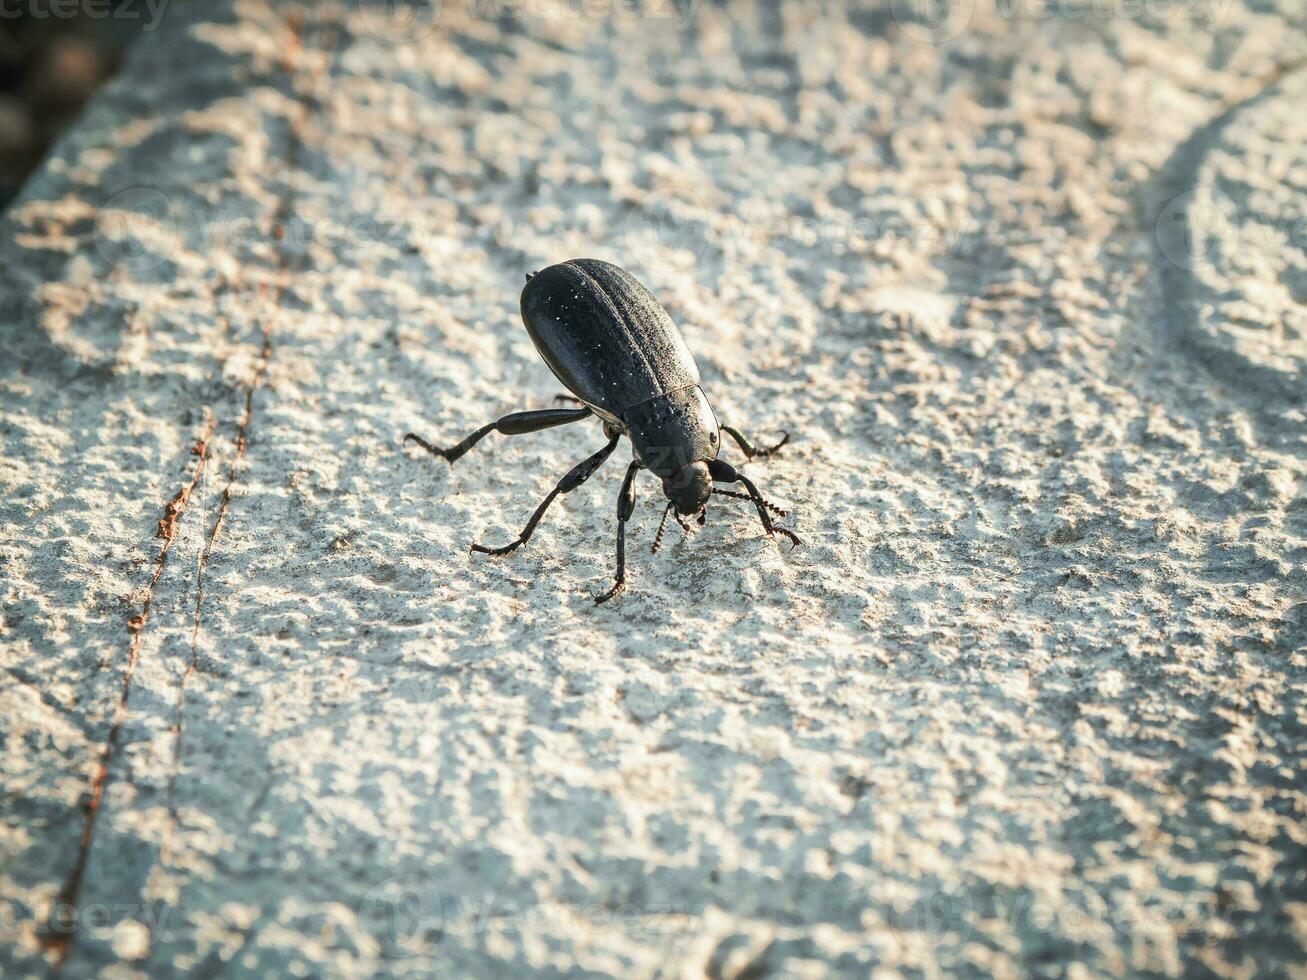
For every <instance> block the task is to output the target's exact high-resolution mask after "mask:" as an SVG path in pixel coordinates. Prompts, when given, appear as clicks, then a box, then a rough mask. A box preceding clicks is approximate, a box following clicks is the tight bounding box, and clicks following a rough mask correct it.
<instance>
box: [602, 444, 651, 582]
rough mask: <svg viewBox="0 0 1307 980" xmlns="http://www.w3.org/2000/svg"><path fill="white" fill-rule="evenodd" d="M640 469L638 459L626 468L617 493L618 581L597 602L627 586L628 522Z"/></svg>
mask: <svg viewBox="0 0 1307 980" xmlns="http://www.w3.org/2000/svg"><path fill="white" fill-rule="evenodd" d="M639 469H640V464H639V463H638V462H637V461H636V460H631V465H630V466H628V467H627V468H626V478H625V479H624V480H622V489H621V491H620V492H619V493H618V494H617V581H616V582H614V583H613V587H612V588H611V589H609V590H608V591H607V592H605V593H604V594H603V595H597V596H595V602H596V603H600V602H607V601H608V600H609V599H611V598H612V597H613V596H615V595H617V593H619V592H621V591H622V589H624V588H625V587H626V522H627V521H629V520H630V519H631V514H632V513H634V511H635V474H636V472H637V471H638V470H639Z"/></svg>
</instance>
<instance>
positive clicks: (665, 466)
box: [623, 385, 718, 496]
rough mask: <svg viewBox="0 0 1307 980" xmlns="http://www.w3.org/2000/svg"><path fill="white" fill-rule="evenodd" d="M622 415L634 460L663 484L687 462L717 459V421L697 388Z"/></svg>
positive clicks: (649, 403) (649, 402)
mask: <svg viewBox="0 0 1307 980" xmlns="http://www.w3.org/2000/svg"><path fill="white" fill-rule="evenodd" d="M623 414H624V416H625V418H624V420H623V421H625V423H626V427H627V431H628V432H629V433H630V436H631V445H632V446H633V447H634V449H635V458H636V459H638V460H639V461H640V462H641V463H643V464H644V465H645V466H646V467H647V468H648V469H649V470H650V471H651V472H652V473H654V474H656V475H657V476H660V477H662V478H663V479H664V481H666V480H667V479H669V478H671V477H674V476H676V475H677V474H678V473H680V471H681V470H683V469H685V468H686V467H687V466H689V465H690V464H691V463H696V462H701V461H705V460H709V459H716V458H717V444H718V435H717V419H716V418H715V417H714V416H713V411H712V407H711V406H710V405H709V404H708V399H707V398H705V397H704V394H703V390H702V389H701V388H700V387H699V386H698V385H694V386H693V387H690V388H683V389H681V390H680V391H673V392H670V393H669V394H665V395H659V396H658V397H656V398H651V399H649V400H648V401H647V402H643V403H641V404H639V405H636V406H635V407H633V408H629V409H627V410H626V411H625V412H624V413H623ZM669 496H670V494H669Z"/></svg>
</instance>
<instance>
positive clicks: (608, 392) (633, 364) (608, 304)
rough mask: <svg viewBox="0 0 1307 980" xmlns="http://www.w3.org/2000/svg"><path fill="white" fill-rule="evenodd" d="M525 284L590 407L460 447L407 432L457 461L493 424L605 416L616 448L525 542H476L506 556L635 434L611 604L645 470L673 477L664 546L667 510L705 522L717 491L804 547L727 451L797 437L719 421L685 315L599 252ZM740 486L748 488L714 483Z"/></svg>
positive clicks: (537, 416) (530, 310)
mask: <svg viewBox="0 0 1307 980" xmlns="http://www.w3.org/2000/svg"><path fill="white" fill-rule="evenodd" d="M526 280H527V282H526V288H524V289H523V290H522V321H523V323H525V324H526V330H527V333H528V334H530V335H531V341H532V343H534V344H535V346H536V350H537V351H539V352H540V356H541V357H543V358H544V359H545V363H546V364H548V365H549V368H550V370H551V371H553V372H554V375H555V376H556V377H557V378H558V380H559V381H561V382H562V383H563V384H564V385H565V386H566V387H567V388H568V390H569V391H571V392H572V394H573V395H575V396H576V397H575V398H569V397H568V396H560V398H561V399H563V400H567V401H576V402H579V403H580V404H581V405H582V407H581V408H550V409H543V410H540V411H534V412H515V413H513V414H512V415H505V416H504V417H503V418H502V419H499V420H498V421H495V422H491V423H490V424H489V425H484V426H482V427H481V428H479V429H477V430H476V431H475V432H473V433H472V434H471V435H470V436H468V437H467V438H466V439H464V440H463V441H462V442H460V443H459V444H458V445H457V446H454V447H453V448H451V449H438V448H436V447H435V446H433V445H431V443H429V442H427V441H426V440H425V439H423V438H421V437H420V436H418V435H417V434H415V433H412V432H410V433H408V434H407V435H406V436H404V442H405V443H407V442H408V440H410V439H412V440H413V441H414V442H416V443H417V444H418V445H420V446H422V447H423V448H424V449H426V450H427V451H428V452H430V453H432V454H434V455H436V456H441V457H443V458H444V459H447V460H449V462H451V463H452V462H454V460H456V459H458V458H459V457H460V456H462V455H463V454H464V453H466V452H467V451H468V450H469V449H471V448H472V447H473V446H474V445H476V444H477V442H479V441H480V440H481V439H482V438H483V437H485V436H486V435H488V434H489V433H491V432H501V433H503V434H504V435H510V436H513V435H519V434H521V433H524V432H537V431H539V430H540V429H547V428H549V427H551V426H555V425H565V424H566V423H568V422H576V421H579V420H580V419H584V418H588V417H589V416H591V415H597V416H598V417H599V418H600V419H601V420H602V421H603V424H604V435H606V436H607V437H608V445H606V446H604V448H603V449H601V450H599V452H597V453H595V454H594V455H593V456H591V457H590V458H589V459H587V460H584V461H582V462H580V463H578V464H577V465H576V466H574V467H572V469H571V470H570V471H569V472H568V474H567V475H566V476H565V477H563V479H562V480H560V481H559V483H558V486H556V487H554V489H553V490H551V491H550V492H549V496H547V497H545V499H544V502H543V503H541V504H540V506H539V507H537V508H536V512H535V513H534V514H532V515H531V520H529V521H527V524H526V528H525V529H523V531H522V533H521V535H519V536H518V538H517V540H516V541H514V542H512V543H511V544H507V545H505V546H504V547H502V548H486V547H483V546H481V545H479V544H474V545H472V550H473V551H479V552H481V553H483V554H487V555H506V554H508V553H509V552H510V551H512V550H513V549H514V548H517V547H519V546H521V545H524V544H526V543H527V541H529V540H530V539H531V534H532V532H534V531H535V529H536V525H537V524H539V523H540V518H541V517H543V516H544V513H545V511H546V510H547V509H548V507H549V505H550V504H551V503H553V500H554V498H555V497H557V496H558V495H559V494H562V493H570V492H571V491H572V490H575V489H576V488H577V487H579V486H580V485H581V484H582V483H584V482H585V481H586V480H588V479H589V478H590V477H591V475H593V474H594V472H595V471H596V470H598V469H599V467H600V466H602V465H603V462H604V460H606V459H607V458H608V457H609V455H611V454H612V451H613V450H614V449H615V448H616V447H617V441H618V440H619V439H620V438H621V437H622V436H627V437H628V438H630V440H631V445H632V448H633V450H634V453H633V455H634V457H635V458H634V459H633V460H632V461H631V465H630V466H628V467H627V470H626V478H625V479H624V480H623V481H622V490H621V493H620V494H619V495H618V498H617V581H616V582H615V583H614V585H613V587H612V588H611V589H609V590H608V591H607V592H605V593H604V594H603V595H598V596H595V602H604V601H606V600H608V599H611V598H612V597H613V596H615V595H617V593H618V592H620V591H621V589H622V587H623V585H625V583H626V522H627V521H628V520H629V519H630V517H631V512H632V511H633V510H634V509H635V488H634V486H633V482H634V479H635V474H636V472H637V471H638V470H641V469H648V470H650V471H651V472H653V473H654V474H655V475H657V476H659V477H661V478H662V481H663V493H664V494H666V496H667V501H668V503H667V507H666V509H664V511H663V518H662V521H661V523H659V525H658V533H657V535H655V537H654V544H653V550H654V551H657V550H658V545H659V544H660V543H661V541H662V537H663V527H664V526H665V525H666V523H667V515H668V513H669V512H671V511H672V510H673V508H674V509H675V511H676V514H677V518H676V519H677V521H678V523H680V524H681V526H682V527H683V528H686V529H687V530H688V527H687V525H686V524H685V522H684V521H682V520H681V516H680V515H690V514H696V513H697V514H698V515H699V523H700V524H702V523H703V521H704V515H705V509H706V505H707V503H708V497H709V495H710V494H714V493H716V494H722V495H724V496H728V497H738V498H741V499H744V500H751V501H752V502H753V505H754V507H756V508H757V510H758V517H759V518H760V519H761V520H762V526H763V528H764V529H765V530H766V531H767V534H768V535H773V534H775V533H776V532H778V531H779V532H780V533H781V534H783V535H785V536H786V537H788V538H789V539H790V540H791V541H793V542H794V544H796V545H797V544H799V543H800V541H799V539H798V537H797V536H796V535H795V534H794V533H793V532H792V531H789V530H787V529H786V528H783V527H779V526H777V525H775V524H773V523H772V520H771V517H770V516H769V515H768V513H767V512H768V510H770V511H772V512H774V513H776V514H779V515H780V516H782V517H784V516H786V511H783V510H781V509H780V508H779V507H775V506H773V505H772V504H770V503H769V502H767V501H766V500H764V499H763V497H762V494H760V493H759V492H758V488H757V487H756V486H754V485H753V483H752V481H750V480H749V478H748V477H746V476H744V475H743V474H741V473H740V472H739V471H737V470H736V469H735V467H733V466H731V465H730V464H729V463H727V462H724V461H723V460H720V459H718V458H717V452H718V450H719V449H720V447H721V436H720V434H719V433H722V432H725V433H726V434H727V435H729V436H730V437H731V438H732V439H734V440H735V442H736V443H737V444H738V445H739V447H740V449H741V450H743V452H744V455H745V456H746V457H748V458H749V459H753V458H754V457H763V456H770V455H771V454H772V453H774V452H775V451H776V450H777V449H780V448H781V446H783V445H785V443H786V442H787V441H788V440H789V438H790V437H789V434H788V433H785V435H784V438H782V439H781V441H780V442H778V443H777V444H776V445H774V446H772V447H770V448H768V449H757V448H755V447H754V446H753V444H752V443H750V442H749V440H748V439H746V438H745V437H744V436H742V435H741V434H740V433H739V432H737V431H736V430H735V429H733V428H731V427H730V426H729V425H721V426H719V425H718V424H717V419H716V418H715V417H714V416H713V411H712V408H711V406H709V404H708V399H707V398H706V397H704V393H703V389H702V388H701V387H700V386H699V366H698V365H697V364H695V362H694V357H693V355H691V353H690V350H689V348H687V347H686V346H685V341H684V340H683V339H682V338H681V332H680V331H679V330H677V329H676V324H674V323H673V322H672V318H671V317H670V316H668V315H667V311H666V310H664V309H663V308H662V306H661V305H660V304H659V303H658V301H657V300H656V299H654V297H653V294H652V293H650V292H649V290H647V289H645V288H644V286H642V285H640V283H639V282H637V281H636V279H635V277H634V276H632V275H631V274H630V273H629V272H627V271H626V270H625V269H621V268H618V267H617V266H615V265H612V264H611V263H608V262H601V261H599V260H598V259H570V260H568V261H567V262H561V263H559V264H558V265H551V266H549V267H548V268H547V269H542V270H541V271H540V272H536V273H528V274H527V277H526ZM714 482H717V483H740V484H742V485H743V486H744V489H745V490H746V491H748V492H747V493H736V492H734V491H731V490H722V489H720V488H718V487H714V486H713V485H712V484H713V483H714Z"/></svg>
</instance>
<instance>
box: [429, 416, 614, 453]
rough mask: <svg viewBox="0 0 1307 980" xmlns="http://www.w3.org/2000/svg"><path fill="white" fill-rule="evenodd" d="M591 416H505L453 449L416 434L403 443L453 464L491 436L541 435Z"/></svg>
mask: <svg viewBox="0 0 1307 980" xmlns="http://www.w3.org/2000/svg"><path fill="white" fill-rule="evenodd" d="M590 414H591V413H590V409H589V408H542V409H540V410H538V411H535V412H514V413H513V414H512V415H505V416H504V417H503V418H502V419H497V420H495V421H494V422H491V423H490V424H489V425H483V426H481V428H479V429H477V430H476V431H475V432H473V433H472V434H471V435H470V436H468V437H467V438H466V439H464V440H463V441H462V442H460V443H459V444H458V445H457V446H454V447H453V448H451V449H439V448H437V447H436V446H433V445H431V443H429V442H427V441H426V440H425V439H423V438H422V437H421V436H420V435H418V434H417V433H416V432H410V433H408V434H407V435H406V436H404V443H405V444H407V443H408V441H409V440H410V439H412V440H413V441H414V442H416V443H417V444H418V445H419V446H421V447H422V448H423V449H425V450H426V451H427V452H429V453H431V455H433V456H439V457H441V458H442V459H447V460H449V462H451V463H452V462H454V460H456V459H458V458H459V457H460V456H462V455H463V454H464V453H465V452H467V451H468V450H469V449H471V448H472V447H473V446H475V445H476V444H477V443H478V442H480V441H481V440H482V439H484V438H485V437H486V436H488V435H490V433H492V432H502V433H503V434H504V435H506V436H519V435H522V434H524V433H527V432H539V431H540V430H541V429H548V428H551V427H553V426H555V425H566V424H567V423H568V422H579V421H580V420H581V419H584V418H588V417H589V416H590Z"/></svg>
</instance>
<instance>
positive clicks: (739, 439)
mask: <svg viewBox="0 0 1307 980" xmlns="http://www.w3.org/2000/svg"><path fill="white" fill-rule="evenodd" d="M718 428H720V429H721V430H722V431H723V432H725V433H726V434H727V435H728V436H730V437H731V438H732V439H734V440H735V444H736V445H737V446H739V447H740V450H741V452H743V453H744V455H745V458H747V459H755V458H756V459H766V458H767V457H768V456H770V455H771V454H772V453H774V452H776V450H778V449H780V448H781V446H783V445H785V444H786V443H787V442H789V441H790V434H789V433H788V432H785V431H782V432H781V441H780V442H778V443H776V445H774V446H768V447H767V448H766V449H759V448H758V447H757V446H755V445H754V444H753V443H751V442H750V441H749V440H748V439H746V438H744V436H743V435H741V434H740V432H739V430H737V429H733V428H731V427H730V426H729V425H722V426H718Z"/></svg>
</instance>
